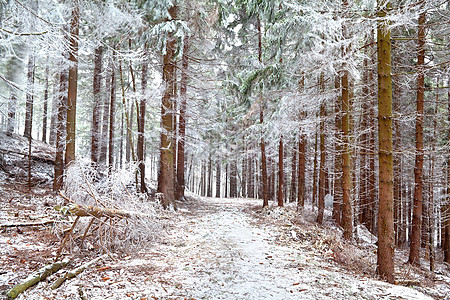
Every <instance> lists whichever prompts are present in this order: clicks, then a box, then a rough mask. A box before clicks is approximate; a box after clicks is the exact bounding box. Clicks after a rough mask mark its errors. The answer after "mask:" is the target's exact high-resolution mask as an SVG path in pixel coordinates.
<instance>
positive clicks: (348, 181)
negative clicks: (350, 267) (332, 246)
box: [341, 67, 353, 240]
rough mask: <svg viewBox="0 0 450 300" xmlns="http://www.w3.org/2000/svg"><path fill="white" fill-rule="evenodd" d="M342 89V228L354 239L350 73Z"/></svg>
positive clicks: (346, 234)
mask: <svg viewBox="0 0 450 300" xmlns="http://www.w3.org/2000/svg"><path fill="white" fill-rule="evenodd" d="M341 87H342V112H343V116H342V139H343V145H342V204H343V206H342V208H343V209H342V227H343V229H344V237H345V238H346V239H348V240H351V239H352V238H353V213H352V199H351V197H352V196H351V190H352V176H351V171H352V170H351V149H350V97H349V83H348V71H347V70H345V67H344V71H343V75H342V78H341Z"/></svg>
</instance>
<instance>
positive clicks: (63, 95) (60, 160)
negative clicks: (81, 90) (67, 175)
mask: <svg viewBox="0 0 450 300" xmlns="http://www.w3.org/2000/svg"><path fill="white" fill-rule="evenodd" d="M67 80H68V74H67V72H66V71H64V70H62V71H61V74H60V78H59V87H60V89H59V93H58V94H59V97H58V98H59V99H58V102H57V109H58V115H57V120H56V156H55V178H54V181H53V191H55V192H58V191H59V190H60V189H61V187H62V184H63V175H64V146H65V143H64V140H65V135H66V126H65V125H66V124H65V123H66V113H67V111H66V103H67Z"/></svg>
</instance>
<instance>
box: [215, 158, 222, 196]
mask: <svg viewBox="0 0 450 300" xmlns="http://www.w3.org/2000/svg"><path fill="white" fill-rule="evenodd" d="M220 176H221V172H220V160H218V161H217V162H216V198H220Z"/></svg>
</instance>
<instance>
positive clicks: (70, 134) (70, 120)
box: [65, 0, 80, 165]
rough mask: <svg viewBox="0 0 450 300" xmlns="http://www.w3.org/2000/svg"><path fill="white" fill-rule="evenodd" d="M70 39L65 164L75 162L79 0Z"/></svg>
mask: <svg viewBox="0 0 450 300" xmlns="http://www.w3.org/2000/svg"><path fill="white" fill-rule="evenodd" d="M73 5H74V6H73V8H72V18H71V23H70V38H69V62H70V64H69V88H68V97H67V134H66V152H65V164H66V165H68V164H70V162H71V161H73V160H75V129H76V126H75V125H76V109H77V85H78V38H79V23H80V10H79V9H80V8H79V3H78V0H76V1H74V2H73Z"/></svg>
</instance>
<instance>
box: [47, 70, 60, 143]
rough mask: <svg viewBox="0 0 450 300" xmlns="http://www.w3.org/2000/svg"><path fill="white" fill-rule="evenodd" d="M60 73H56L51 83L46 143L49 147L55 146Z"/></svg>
mask: <svg viewBox="0 0 450 300" xmlns="http://www.w3.org/2000/svg"><path fill="white" fill-rule="evenodd" d="M60 77H61V75H60V73H56V75H55V76H54V83H53V97H52V114H51V117H50V134H49V137H48V142H49V144H50V145H52V146H55V145H56V127H57V123H58V105H59V88H60V83H59V81H60Z"/></svg>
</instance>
